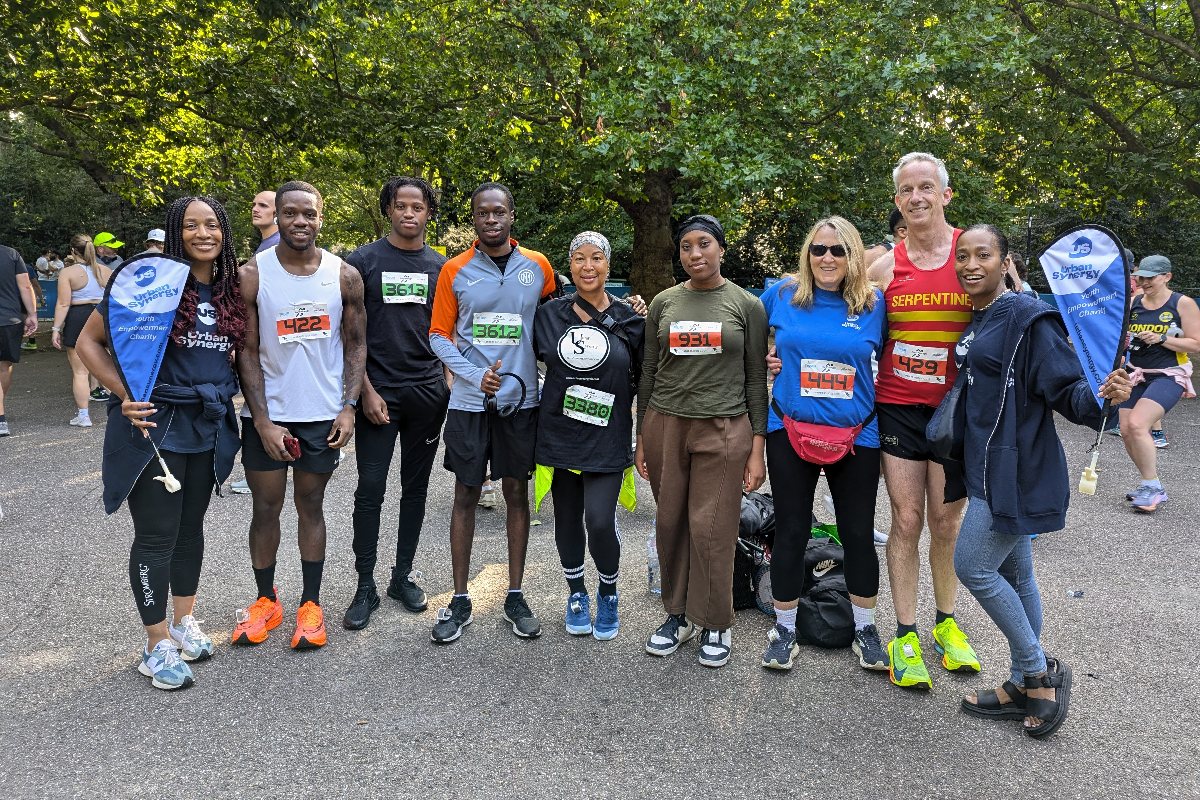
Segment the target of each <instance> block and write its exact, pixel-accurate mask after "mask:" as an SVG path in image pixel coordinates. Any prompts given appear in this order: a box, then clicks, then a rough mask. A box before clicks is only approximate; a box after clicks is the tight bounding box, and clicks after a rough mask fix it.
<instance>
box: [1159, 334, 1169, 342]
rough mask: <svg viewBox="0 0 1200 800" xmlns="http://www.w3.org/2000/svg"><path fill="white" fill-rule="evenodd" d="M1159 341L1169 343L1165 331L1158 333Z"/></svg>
mask: <svg viewBox="0 0 1200 800" xmlns="http://www.w3.org/2000/svg"><path fill="white" fill-rule="evenodd" d="M1158 343H1159V344H1166V343H1167V335H1166V334H1165V333H1160V334H1159V335H1158Z"/></svg>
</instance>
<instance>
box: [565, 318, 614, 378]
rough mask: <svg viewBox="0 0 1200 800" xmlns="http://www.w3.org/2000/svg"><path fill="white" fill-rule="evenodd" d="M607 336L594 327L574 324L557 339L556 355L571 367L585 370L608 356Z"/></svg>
mask: <svg viewBox="0 0 1200 800" xmlns="http://www.w3.org/2000/svg"><path fill="white" fill-rule="evenodd" d="M608 351H609V343H608V337H607V336H605V335H604V334H603V333H601V332H600V331H598V330H596V329H595V328H591V327H588V326H585V325H576V326H575V327H572V328H568V329H567V332H566V333H564V334H563V335H562V338H561V339H559V340H558V357H559V358H561V359H562V362H563V363H564V364H566V365H567V366H568V367H571V368H572V369H577V370H579V371H580V372H587V371H589V370H593V369H595V368H596V367H598V366H600V365H601V364H603V363H604V360H605V359H606V358H608Z"/></svg>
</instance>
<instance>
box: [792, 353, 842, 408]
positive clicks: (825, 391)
mask: <svg viewBox="0 0 1200 800" xmlns="http://www.w3.org/2000/svg"><path fill="white" fill-rule="evenodd" d="M800 395H801V396H802V397H828V398H832V399H834V400H850V399H851V398H853V397H854V367H852V366H850V365H849V364H843V363H841V362H839V361H821V360H818V359H815V358H803V359H801V360H800Z"/></svg>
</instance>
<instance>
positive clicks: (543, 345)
mask: <svg viewBox="0 0 1200 800" xmlns="http://www.w3.org/2000/svg"><path fill="white" fill-rule="evenodd" d="M602 313H606V314H608V315H609V316H611V317H612V318H613V319H614V320H615V321H616V323H617V324H618V325H619V326H620V328H621V330H622V332H623V333H624V335H625V337H626V338H627V339H628V340H629V341H630V342H631V343H633V345H634V349H635V352H633V353H630V352H629V351H628V349H627V348H626V346H625V344H624V342H622V341H621V339H620V338H619V337H617V336H616V335H614V334H613V333H611V332H609V331H607V330H605V329H604V328H603V327H601V326H599V325H597V324H596V323H594V322H584V321H583V320H581V319H580V318H579V315H578V314H577V313H576V312H575V308H574V300H573V298H572V297H570V296H567V297H561V298H559V299H557V300H552V301H550V302H549V303H546V304H544V305H543V306H542V307H541V308H539V309H538V312H537V317H536V318H535V319H534V324H533V340H534V341H533V344H534V349H535V350H536V351H537V356H538V360H539V361H542V362H544V363H545V365H546V382H545V385H544V386H543V387H542V398H541V404H540V405H539V407H538V438H537V450H536V459H537V463H539V464H545V465H546V466H550V467H556V468H560V469H578V470H583V471H584V472H620V471H622V470H624V469H625V468H626V467H629V466H631V465H632V464H633V444H632V439H633V410H632V409H633V402H634V396H635V395H634V389H633V386H632V385H631V384H630V375H629V365H630V364H631V363H640V362H641V360H642V337H643V334H644V331H645V321H644V320H643V319H642V318H641V317H639V316H638V315H637V314H635V313H634V312H633V310H632V309H630V308H629V306H627V305H626V304H625V303H622V302H619V301H617V302H613V303H612V304H611V305H609V307H608V308H607V309H605V311H604V312H602Z"/></svg>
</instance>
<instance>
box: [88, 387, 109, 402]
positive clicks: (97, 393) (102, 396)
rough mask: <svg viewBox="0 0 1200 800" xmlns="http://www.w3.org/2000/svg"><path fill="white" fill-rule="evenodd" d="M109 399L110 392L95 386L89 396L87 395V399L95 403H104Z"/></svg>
mask: <svg viewBox="0 0 1200 800" xmlns="http://www.w3.org/2000/svg"><path fill="white" fill-rule="evenodd" d="M110 397H112V392H110V391H109V390H108V389H105V388H104V387H103V386H97V387H96V388H95V389H92V391H91V394H89V395H88V399H90V400H92V401H93V402H96V403H101V402H104V401H105V400H107V399H108V398H110Z"/></svg>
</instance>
